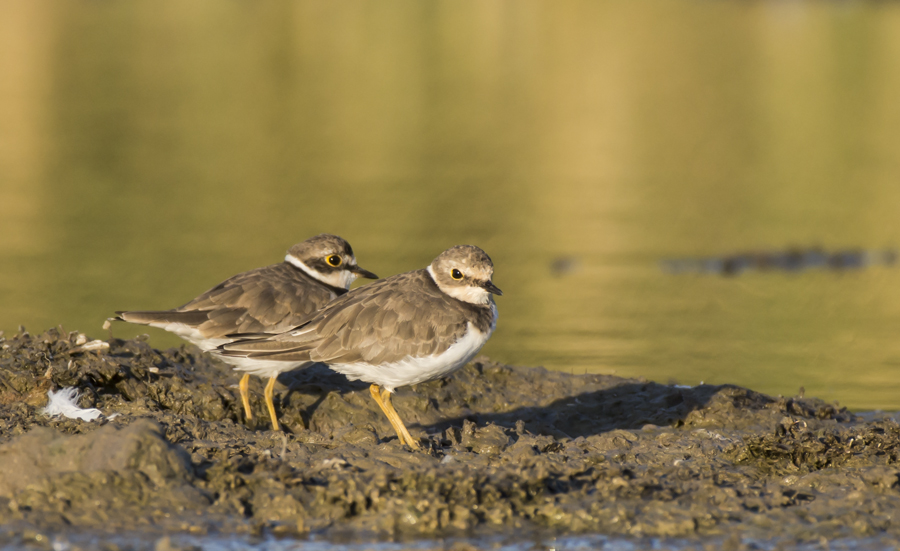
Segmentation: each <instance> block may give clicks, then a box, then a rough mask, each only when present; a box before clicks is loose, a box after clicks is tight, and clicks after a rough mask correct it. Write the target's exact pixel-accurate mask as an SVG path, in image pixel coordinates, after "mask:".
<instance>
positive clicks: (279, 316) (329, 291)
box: [104, 233, 378, 430]
mask: <svg viewBox="0 0 900 551" xmlns="http://www.w3.org/2000/svg"><path fill="white" fill-rule="evenodd" d="M357 277H365V278H369V279H377V278H378V276H376V275H375V274H373V273H372V272H369V271H367V270H364V269H362V268H360V267H359V265H357V263H356V257H355V256H354V255H353V249H352V248H351V247H350V244H349V243H347V242H346V241H345V240H343V239H341V238H340V237H338V236H336V235H329V234H324V233H323V234H321V235H317V236H315V237H311V238H309V239H307V240H306V241H303V242H302V243H297V244H296V245H294V246H293V247H291V248H290V250H289V251H288V253H287V256H285V257H284V262H282V263H279V264H272V265H271V266H266V267H263V268H257V269H255V270H250V271H249V272H244V273H241V274H238V275H236V276H233V277H230V278H228V279H226V280H225V281H223V282H222V283H220V284H218V285H216V286H215V287H213V288H212V289H210V290H208V291H206V292H205V293H203V294H202V295H200V296H198V297H197V298H195V299H193V300H192V301H190V302H188V303H187V304H185V305H184V306H180V307H178V308H174V309H172V310H163V311H132V312H127V311H122V312H116V314H118V316H117V317H114V318H109V320H107V324H108V323H109V321H127V322H129V323H137V324H141V325H149V326H151V327H158V328H160V329H165V330H166V331H169V332H172V333H175V334H176V335H178V336H179V337H181V338H183V339H186V340H188V341H190V342H192V343H193V344H195V345H197V346H198V347H200V349H201V350H204V351H209V350H212V349H214V348H216V347H217V346H219V345H221V344H223V343H226V342H230V341H231V340H233V339H230V338H228V335H229V334H232V333H279V332H281V331H285V330H287V329H290V328H292V327H296V326H297V325H299V324H301V323H303V322H304V321H305V320H307V319H309V318H310V316H312V315H313V314H314V313H315V312H316V311H317V310H319V309H320V308H322V307H323V306H325V305H326V304H327V303H328V302H330V301H331V300H333V299H335V298H337V297H339V296H341V295H343V294H345V293H346V292H347V289H348V288H349V287H350V284H351V283H353V281H354V280H355V279H356V278H357ZM104 327H108V325H104ZM222 359H223V360H224V361H226V362H228V363H230V364H231V365H233V366H234V368H235V370H237V371H243V372H244V375H243V377H241V381H240V384H239V385H238V386H239V388H240V391H241V401H242V402H243V404H244V412H245V413H246V415H247V419H253V412H252V411H251V410H250V396H249V392H248V388H249V384H250V375H256V376H259V377H268V378H269V381H268V383H267V384H266V389H265V400H266V407H267V408H268V410H269V417H270V418H271V420H272V429H274V430H279V425H278V417H277V416H276V415H275V405H274V403H273V402H272V395H273V392H274V389H275V381H276V379H277V378H278V375H279V373H281V372H283V371H286V369H287V366H285V364H263V365H261V364H259V363H258V362H252V361H247V360H245V359H243V358H231V357H227V356H225V357H222ZM295 367H297V366H295Z"/></svg>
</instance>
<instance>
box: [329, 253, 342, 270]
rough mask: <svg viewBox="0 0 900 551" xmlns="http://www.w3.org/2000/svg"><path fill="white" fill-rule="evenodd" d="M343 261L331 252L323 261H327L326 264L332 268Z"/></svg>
mask: <svg viewBox="0 0 900 551" xmlns="http://www.w3.org/2000/svg"><path fill="white" fill-rule="evenodd" d="M343 261H344V259H343V258H341V257H340V256H338V255H336V254H333V255H331V256H329V257H328V258H326V259H325V262H327V263H328V265H329V266H331V267H332V268H337V267H338V266H340V265H341V262H343Z"/></svg>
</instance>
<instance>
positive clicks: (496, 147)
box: [0, 0, 900, 408]
mask: <svg viewBox="0 0 900 551" xmlns="http://www.w3.org/2000/svg"><path fill="white" fill-rule="evenodd" d="M0 74H3V75H7V76H9V77H10V78H5V79H0V196H2V201H0V235H2V236H3V238H2V239H0V255H2V258H3V262H2V265H0V297H3V298H2V304H3V309H2V310H0V328H3V329H6V330H11V329H14V328H15V327H16V326H17V325H18V324H19V323H23V324H25V325H26V326H27V327H29V328H30V329H32V330H35V331H36V330H40V329H43V328H45V327H48V326H52V325H56V324H57V323H62V324H63V325H64V326H65V327H66V328H68V329H76V328H77V329H80V330H86V331H91V332H93V335H94V336H103V332H102V331H101V330H100V325H101V324H102V322H103V320H104V319H105V318H106V317H107V316H109V315H110V314H111V313H112V312H113V311H114V310H117V309H145V308H150V309H155V308H169V307H173V306H176V305H179V304H182V303H184V302H186V301H187V300H188V299H190V298H191V297H193V296H196V295H197V294H199V293H200V292H202V291H203V290H205V289H206V288H208V287H209V286H211V285H213V284H215V283H217V282H218V281H221V280H222V279H224V278H225V277H227V276H229V275H232V274H234V273H237V272H240V271H243V270H247V269H250V268H253V267H256V266H261V265H264V264H268V263H272V262H276V261H278V260H279V259H280V258H282V256H283V254H284V251H285V250H286V249H287V248H288V247H289V246H290V245H291V244H293V243H295V242H297V241H300V240H302V239H305V238H306V237H309V236H310V235H313V234H316V233H320V232H332V233H337V234H339V235H342V236H344V237H345V238H347V239H348V240H349V241H350V242H351V243H353V246H354V249H355V250H356V252H357V255H358V257H359V259H360V262H361V263H363V265H364V266H367V267H369V268H371V269H372V270H373V271H375V272H376V273H379V274H391V273H397V272H401V271H406V270H410V269H414V268H419V267H423V266H425V265H426V264H427V263H428V262H430V261H431V259H432V258H433V257H434V256H435V255H436V254H437V253H439V252H440V251H442V250H444V249H445V248H447V247H448V246H450V245H453V244H457V243H473V244H477V245H480V246H482V247H483V248H484V249H485V250H487V251H488V252H489V254H491V256H492V257H493V258H494V260H495V263H496V265H497V270H496V282H497V284H498V285H499V286H500V287H501V288H502V289H503V290H504V293H505V294H504V296H503V297H502V298H500V299H499V301H498V302H499V307H500V313H501V315H500V322H499V325H498V330H497V332H496V333H495V335H494V337H493V338H492V339H491V341H490V342H489V343H488V345H487V346H486V347H485V352H486V353H487V354H489V355H490V356H492V357H493V358H495V359H497V360H500V361H504V362H510V363H520V364H543V365H546V366H547V367H549V368H553V369H563V370H570V371H574V372H582V371H595V372H616V373H618V374H621V375H632V376H644V377H647V378H650V379H654V380H659V381H663V382H667V381H670V380H676V381H679V382H681V383H686V384H696V383H698V382H700V381H701V380H702V381H705V382H707V383H714V382H733V383H738V384H743V385H749V386H751V387H753V388H756V389H759V390H762V391H766V392H770V393H794V392H796V391H797V389H798V388H799V387H800V386H804V387H805V388H806V391H807V392H808V393H809V394H814V395H818V396H821V397H824V398H827V399H830V400H839V401H840V402H841V403H842V404H845V405H850V406H853V407H856V408H875V407H882V408H898V407H900V392H898V390H900V382H898V377H897V373H898V369H900V345H898V343H900V339H898V338H897V334H898V329H900V324H898V321H900V270H896V269H892V268H889V267H884V266H873V267H870V268H868V269H866V270H859V271H853V272H830V271H806V272H800V273H784V272H765V273H762V272H748V273H745V274H744V275H742V277H740V278H710V277H705V276H703V275H688V274H684V275H682V276H679V277H672V276H670V275H667V274H665V273H663V272H662V271H661V270H659V268H658V262H659V260H660V259H663V258H680V257H692V258H693V257H710V256H713V255H715V254H719V253H720V252H721V251H736V250H777V249H786V248H788V247H790V246H791V245H793V244H796V243H816V244H820V245H821V246H822V247H823V248H824V249H825V250H841V249H847V248H849V247H862V248H864V249H866V250H882V249H890V248H891V247H893V246H896V245H897V236H898V235H900V232H898V230H900V216H898V212H897V209H898V206H897V205H900V185H897V182H898V181H900V102H897V101H896V98H898V97H900V6H896V5H894V4H881V3H879V4H876V3H849V4H848V3H816V4H807V3H802V2H791V3H781V2H773V3H769V2H757V3H728V4H709V3H703V2H694V1H691V0H663V1H653V2H650V1H637V2H619V3H611V2H594V1H584V2H577V1H567V2H555V3H543V2H533V1H527V0H526V1H517V2H502V1H491V2H475V1H471V2H469V1H463V2H456V1H454V2H435V3H413V2H403V3H400V2H386V3H378V4H372V3H364V2H346V3H334V4H332V3H319V2H298V3H273V4H240V3H221V2H215V1H213V0H206V1H201V2H195V3H192V4H190V6H187V7H185V6H183V5H182V4H180V3H176V2H173V1H164V2H152V3H151V2H133V3H127V4H109V3H91V2H74V3H68V4H59V3H52V2H50V1H49V0H42V1H34V2H28V3H4V4H0ZM115 331H116V335H117V336H123V337H124V336H129V335H131V334H135V333H137V332H141V331H144V329H142V328H126V327H116V328H115ZM152 338H153V341H152V342H153V343H154V344H156V345H158V346H168V345H175V344H180V341H179V340H178V339H177V338H175V337H172V336H170V335H167V334H165V333H162V332H154V333H153V334H152Z"/></svg>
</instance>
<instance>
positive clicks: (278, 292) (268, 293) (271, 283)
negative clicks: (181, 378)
mask: <svg viewBox="0 0 900 551" xmlns="http://www.w3.org/2000/svg"><path fill="white" fill-rule="evenodd" d="M334 297H335V292H334V291H333V290H332V289H330V288H328V287H325V286H324V285H322V284H320V283H319V282H317V281H315V280H314V279H312V278H311V277H309V276H308V275H306V274H305V273H303V272H302V271H301V270H299V269H297V268H295V267H294V266H291V265H289V264H287V263H281V264H273V265H271V266H266V267H264V268H258V269H256V270H251V271H249V272H244V273H242V274H238V275H236V276H234V277H231V278H229V279H227V280H225V281H223V282H222V283H220V284H218V285H216V286H215V287H213V288H212V289H210V290H208V291H206V292H205V293H203V294H202V295H200V296H198V297H197V298H195V299H193V300H191V301H190V302H188V303H187V304H185V305H183V306H181V307H179V308H175V309H174V310H167V311H160V312H120V313H119V314H120V317H121V318H122V319H123V320H125V321H129V322H132V323H143V324H152V323H170V322H177V323H184V324H185V325H189V326H191V327H196V328H197V329H198V330H199V331H200V332H201V334H203V336H204V337H205V338H208V339H210V338H223V337H226V336H227V335H229V334H234V333H258V332H264V331H265V332H270V333H275V332H278V331H284V330H286V329H289V328H291V327H295V326H297V325H299V324H301V323H303V322H304V321H305V320H306V319H308V318H309V317H310V316H311V315H312V314H314V313H315V312H316V311H317V310H319V309H320V308H321V307H322V306H325V305H326V304H327V303H328V302H329V301H331V300H332V299H333V298H334Z"/></svg>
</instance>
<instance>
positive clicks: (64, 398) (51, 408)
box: [41, 386, 103, 421]
mask: <svg viewBox="0 0 900 551" xmlns="http://www.w3.org/2000/svg"><path fill="white" fill-rule="evenodd" d="M47 396H49V397H50V401H49V402H48V403H47V405H46V407H44V408H43V409H41V413H43V414H44V415H47V416H49V417H56V416H57V415H62V416H63V417H68V418H69V419H81V420H82V421H93V420H94V419H97V418H98V417H101V416H102V415H103V413H101V412H100V410H99V409H96V408H90V409H84V408H80V407H78V398H79V394H78V389H76V388H75V387H71V386H70V387H66V388H63V389H61V390H59V391H58V392H53V391H52V390H49V391H47Z"/></svg>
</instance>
